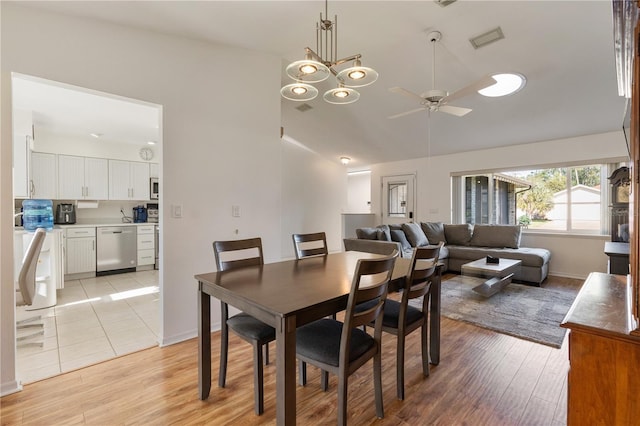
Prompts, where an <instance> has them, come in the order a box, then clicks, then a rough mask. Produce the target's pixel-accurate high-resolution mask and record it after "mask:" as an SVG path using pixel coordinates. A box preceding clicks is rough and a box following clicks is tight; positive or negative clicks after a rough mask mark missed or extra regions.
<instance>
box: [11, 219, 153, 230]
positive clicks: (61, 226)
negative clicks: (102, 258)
mask: <svg viewBox="0 0 640 426" xmlns="http://www.w3.org/2000/svg"><path fill="white" fill-rule="evenodd" d="M144 225H159V224H158V223H157V222H142V223H122V222H114V221H111V220H96V221H91V222H83V223H81V222H76V223H74V224H55V225H53V230H54V231H55V230H56V229H58V230H63V229H66V228H83V227H85V228H86V227H90V228H93V227H100V226H144ZM13 229H14V231H23V230H24V227H22V226H16V227H14V228H13Z"/></svg>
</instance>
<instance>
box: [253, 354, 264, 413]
mask: <svg viewBox="0 0 640 426" xmlns="http://www.w3.org/2000/svg"><path fill="white" fill-rule="evenodd" d="M262 346H263V345H260V344H258V343H254V344H253V363H254V366H253V394H254V399H255V412H256V414H257V415H261V414H262V413H263V412H264V386H263V382H264V375H263V368H262Z"/></svg>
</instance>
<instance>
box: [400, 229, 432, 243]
mask: <svg viewBox="0 0 640 426" xmlns="http://www.w3.org/2000/svg"><path fill="white" fill-rule="evenodd" d="M402 230H403V231H404V233H405V235H406V236H407V240H409V242H410V243H411V247H424V246H428V245H429V240H428V239H427V236H426V235H424V232H423V231H422V228H421V227H420V225H418V224H417V223H403V224H402Z"/></svg>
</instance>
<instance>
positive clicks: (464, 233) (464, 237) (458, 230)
mask: <svg viewBox="0 0 640 426" xmlns="http://www.w3.org/2000/svg"><path fill="white" fill-rule="evenodd" d="M472 232H473V227H472V226H471V225H469V224H468V223H464V224H462V225H447V224H445V225H444V235H445V237H446V239H447V244H454V245H457V246H468V245H469V241H471V233H472Z"/></svg>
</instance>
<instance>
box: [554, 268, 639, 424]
mask: <svg viewBox="0 0 640 426" xmlns="http://www.w3.org/2000/svg"><path fill="white" fill-rule="evenodd" d="M629 295H630V292H629V286H628V284H627V277H626V276H624V275H610V274H604V273H600V272H593V273H591V274H590V275H589V277H588V278H587V280H586V281H585V283H584V286H583V287H582V289H581V290H580V293H579V294H578V297H577V298H576V300H575V301H574V303H573V305H572V306H571V309H570V310H569V312H568V313H567V315H566V317H565V319H564V321H563V323H562V324H561V326H562V327H565V328H568V329H570V333H569V362H570V369H569V384H568V398H569V399H568V413H567V424H568V425H569V426H571V425H595V424H602V425H630V424H638V422H639V421H640V337H638V336H635V335H632V334H630V333H629V332H630V323H629V319H630V308H631V304H630V303H629V300H628V297H629Z"/></svg>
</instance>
